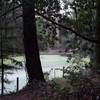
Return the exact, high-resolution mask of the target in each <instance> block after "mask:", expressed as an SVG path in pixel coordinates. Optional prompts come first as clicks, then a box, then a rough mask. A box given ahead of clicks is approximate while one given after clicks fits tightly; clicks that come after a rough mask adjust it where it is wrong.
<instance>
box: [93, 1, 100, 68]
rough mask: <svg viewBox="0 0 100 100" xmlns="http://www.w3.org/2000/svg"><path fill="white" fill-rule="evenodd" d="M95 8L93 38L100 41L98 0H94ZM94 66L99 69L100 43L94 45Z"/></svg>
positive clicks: (99, 6)
mask: <svg viewBox="0 0 100 100" xmlns="http://www.w3.org/2000/svg"><path fill="white" fill-rule="evenodd" d="M96 3H97V9H96V33H95V38H96V39H97V40H98V41H100V0H96ZM94 52H95V59H94V62H95V64H94V65H95V66H94V67H95V68H96V69H100V44H96V46H95V51H94Z"/></svg>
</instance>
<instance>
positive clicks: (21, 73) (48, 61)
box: [0, 55, 68, 94]
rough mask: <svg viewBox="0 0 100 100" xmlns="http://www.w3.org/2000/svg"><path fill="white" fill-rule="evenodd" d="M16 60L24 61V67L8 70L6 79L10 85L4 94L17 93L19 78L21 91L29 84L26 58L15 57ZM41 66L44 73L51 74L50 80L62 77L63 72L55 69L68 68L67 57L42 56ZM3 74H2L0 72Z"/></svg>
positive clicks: (7, 85) (5, 85) (7, 84)
mask: <svg viewBox="0 0 100 100" xmlns="http://www.w3.org/2000/svg"><path fill="white" fill-rule="evenodd" d="M13 58H14V59H16V60H18V61H22V63H23V67H22V68H20V69H16V70H15V69H12V70H10V69H8V70H5V73H10V74H5V76H4V77H5V79H9V83H5V84H4V87H5V89H4V93H5V94H7V93H10V92H16V80H17V77H18V78H19V89H22V88H23V87H24V86H25V85H26V84H27V73H26V70H25V64H24V60H25V59H24V57H22V56H20V57H13ZM40 59H41V64H42V69H43V72H49V73H50V76H49V79H52V78H54V77H62V71H60V70H55V69H59V68H60V69H62V68H63V66H66V67H67V66H68V63H67V62H66V61H67V57H66V56H61V55H40ZM4 63H7V64H8V63H9V64H11V61H7V60H6V61H4ZM15 67H20V66H18V65H15ZM0 73H1V72H0ZM0 89H1V83H0Z"/></svg>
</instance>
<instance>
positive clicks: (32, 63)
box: [23, 0, 44, 83]
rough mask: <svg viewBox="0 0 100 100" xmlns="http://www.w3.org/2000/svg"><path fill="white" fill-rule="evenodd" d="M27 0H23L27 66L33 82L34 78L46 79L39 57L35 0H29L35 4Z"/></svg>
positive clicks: (30, 79) (30, 80)
mask: <svg viewBox="0 0 100 100" xmlns="http://www.w3.org/2000/svg"><path fill="white" fill-rule="evenodd" d="M26 1H27V0H23V35H24V48H25V57H26V68H27V72H28V77H29V83H31V82H32V81H34V80H38V81H44V76H43V72H42V67H41V62H40V57H39V48H38V41H37V34H36V23H35V12H34V3H33V1H34V0H28V2H32V4H33V5H32V4H31V5H28V4H27V3H26Z"/></svg>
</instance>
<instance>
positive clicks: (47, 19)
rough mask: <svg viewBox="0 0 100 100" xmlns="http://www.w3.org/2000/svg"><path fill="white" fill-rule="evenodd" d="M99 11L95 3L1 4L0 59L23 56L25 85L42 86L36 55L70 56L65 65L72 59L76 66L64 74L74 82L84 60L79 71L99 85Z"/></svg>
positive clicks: (42, 0) (16, 0)
mask: <svg viewBox="0 0 100 100" xmlns="http://www.w3.org/2000/svg"><path fill="white" fill-rule="evenodd" d="M99 10H100V1H99V0H1V1H0V54H1V57H0V59H5V58H9V57H11V56H20V55H21V56H25V60H26V65H25V67H26V70H27V73H28V83H32V82H33V81H34V80H38V81H43V82H45V78H44V74H43V71H42V67H41V61H40V54H41V53H44V54H45V53H47V54H48V53H50V52H51V51H53V52H54V54H55V53H57V54H63V56H68V55H67V53H72V55H71V57H69V60H68V62H70V61H71V58H72V57H76V58H77V59H78V60H77V59H76V60H75V63H77V65H76V66H74V69H73V70H71V68H70V70H71V71H68V70H67V69H65V72H69V73H70V75H73V76H75V77H74V78H75V81H76V80H77V79H78V78H79V77H77V75H79V73H76V72H74V70H76V69H78V70H79V72H80V71H81V70H80V69H79V68H80V62H81V59H82V58H88V59H89V62H88V63H85V64H84V66H82V67H83V69H85V70H87V73H88V75H89V76H88V75H87V77H89V78H90V79H91V80H92V78H93V77H92V75H93V76H95V77H96V78H95V80H96V79H97V83H99V77H100V76H99V74H100V12H99ZM1 66H3V62H2V60H1ZM2 68H3V69H4V67H2ZM88 69H89V70H88ZM2 71H3V70H2ZM2 75H3V74H2ZM81 75H82V73H81ZM81 75H80V76H81ZM67 78H68V77H67ZM71 78H73V77H70V79H71ZM76 78H77V79H76ZM93 79H94V78H93ZM1 80H3V77H2V78H1ZM73 80H74V79H72V81H73Z"/></svg>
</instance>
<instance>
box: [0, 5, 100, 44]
mask: <svg viewBox="0 0 100 100" xmlns="http://www.w3.org/2000/svg"><path fill="white" fill-rule="evenodd" d="M28 5H29V4H28ZM30 6H32V5H30ZM19 7H22V4H19V5H18V6H16V7H14V8H12V9H9V10H8V11H6V12H5V13H3V14H2V15H0V18H2V17H3V16H5V15H7V14H8V13H10V12H11V11H13V10H15V9H17V8H19ZM35 13H36V14H38V15H39V16H41V17H43V18H44V19H46V20H47V21H49V22H51V23H52V24H55V25H58V26H59V27H61V28H63V29H65V30H69V31H71V32H72V33H74V34H75V35H76V36H78V37H80V38H82V39H84V40H86V41H89V42H91V43H95V44H100V41H97V40H94V39H90V38H88V37H85V36H83V35H81V34H79V33H77V32H76V31H75V30H73V29H72V28H69V27H66V26H64V25H62V24H60V23H57V22H55V21H53V20H51V19H50V18H48V17H46V16H44V15H43V14H41V13H39V12H38V11H36V10H35Z"/></svg>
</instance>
